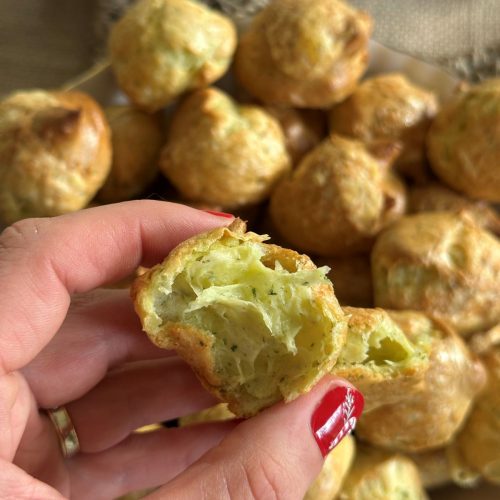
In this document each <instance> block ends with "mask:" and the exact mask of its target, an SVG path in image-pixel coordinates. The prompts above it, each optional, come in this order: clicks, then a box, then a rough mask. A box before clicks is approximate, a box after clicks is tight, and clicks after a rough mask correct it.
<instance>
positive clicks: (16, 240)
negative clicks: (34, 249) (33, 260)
mask: <svg viewBox="0 0 500 500" xmlns="http://www.w3.org/2000/svg"><path fill="white" fill-rule="evenodd" d="M49 224H50V221H49V219H23V220H20V221H18V222H15V223H14V224H12V225H10V226H8V227H7V228H6V229H4V231H3V232H2V233H1V234H0V255H1V254H3V253H5V252H7V251H11V250H19V249H23V248H28V247H30V246H32V245H33V244H34V243H35V242H36V241H37V240H38V239H39V238H40V236H41V235H42V234H44V233H45V232H46V230H47V226H48V225H49Z"/></svg>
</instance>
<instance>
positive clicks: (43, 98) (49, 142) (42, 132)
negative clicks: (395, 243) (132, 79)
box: [0, 90, 111, 224]
mask: <svg viewBox="0 0 500 500" xmlns="http://www.w3.org/2000/svg"><path fill="white" fill-rule="evenodd" d="M0 165H1V168H0V219H3V221H4V222H5V223H7V224H9V223H12V222H15V221H16V220H19V219H23V218H25V217H45V216H54V215H59V214H63V213H66V212H72V211H75V210H79V209H81V208H83V207H85V206H86V205H87V203H88V202H89V201H90V200H91V199H92V198H93V196H94V195H95V193H96V192H97V190H98V189H99V188H100V187H101V186H102V184H103V183H104V181H105V179H106V176H107V175H108V172H109V169H110V165H111V144H110V134H109V127H108V125H107V123H106V119H105V117H104V114H103V112H102V110H101V108H100V107H99V105H98V104H97V103H96V102H95V101H94V100H93V99H92V98H91V97H89V96H88V95H86V94H83V93H80V92H47V91H41V90H33V91H24V92H16V93H14V94H11V95H10V96H8V97H7V98H6V99H5V100H3V101H2V102H1V103H0Z"/></svg>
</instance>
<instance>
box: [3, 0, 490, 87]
mask: <svg viewBox="0 0 500 500" xmlns="http://www.w3.org/2000/svg"><path fill="white" fill-rule="evenodd" d="M206 1H207V2H208V3H211V4H212V5H215V4H218V5H219V6H221V7H222V8H224V9H225V10H226V11H227V12H229V13H231V14H232V15H238V14H240V15H241V12H242V10H241V9H242V6H243V7H244V8H247V9H248V8H249V9H250V11H251V10H252V7H253V4H262V3H265V1H266V0H206ZM350 1H351V3H352V4H354V5H356V6H358V7H361V8H363V9H365V10H367V11H369V12H370V13H371V14H372V16H373V17H374V18H375V26H376V28H375V34H374V38H375V39H376V40H378V41H379V42H381V43H383V44H385V45H387V46H389V47H391V48H394V49H397V50H400V51H402V52H406V53H408V54H412V55H415V56H417V57H420V58H422V59H424V60H427V61H430V62H433V63H435V64H439V65H441V66H444V67H446V68H448V69H450V70H451V71H453V72H454V73H456V74H458V75H459V76H461V77H466V78H469V79H472V80H476V79H479V78H484V77H486V76H493V75H500V0H350ZM129 2H130V0H0V93H5V92H9V91H12V90H14V89H17V88H30V87H52V86H57V85H59V84H60V83H62V82H64V81H65V80H67V79H69V78H72V77H74V76H76V75H77V74H78V73H80V72H82V71H83V70H85V69H86V68H88V67H89V66H90V65H91V64H92V61H93V60H94V59H95V57H96V54H98V53H99V51H101V52H102V47H103V41H104V40H105V37H106V33H107V28H108V26H109V23H110V22H111V21H112V20H113V19H116V18H117V17H118V16H119V14H120V12H121V10H122V9H123V7H124V6H125V5H126V4H127V3H129Z"/></svg>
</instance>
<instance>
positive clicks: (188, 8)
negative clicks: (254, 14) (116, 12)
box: [109, 0, 236, 111]
mask: <svg viewBox="0 0 500 500" xmlns="http://www.w3.org/2000/svg"><path fill="white" fill-rule="evenodd" d="M235 48H236V29H235V27H234V25H233V23H232V21H231V20H230V19H229V18H228V17H226V16H224V15H222V14H220V13H218V12H216V11H213V10H211V9H209V8H208V7H206V6H205V5H203V4H200V3H198V2H194V1H191V0H140V1H138V2H137V3H135V4H134V5H133V6H132V7H131V8H130V9H129V10H128V11H127V13H126V14H125V16H124V17H123V18H122V19H121V20H120V21H118V22H117V23H116V24H115V25H114V26H113V28H112V30H111V36H110V40H109V50H110V57H111V63H112V66H113V70H114V73H115V75H116V77H117V79H118V83H119V85H120V87H121V88H122V89H123V90H124V91H125V93H126V94H127V95H128V97H129V98H130V99H131V101H132V102H133V103H134V104H135V105H137V106H139V107H141V108H144V109H146V110H147V111H156V110H158V109H160V108H162V107H163V106H165V105H166V104H168V103H169V102H171V101H172V100H173V99H175V98H176V97H178V96H179V95H181V94H183V93H184V92H185V91H187V90H192V89H197V88H200V87H204V86H206V85H209V84H210V83H212V82H214V81H215V80H217V79H218V78H219V77H221V76H222V75H223V74H224V73H225V72H226V70H227V68H228V67H229V64H230V62H231V58H232V55H233V53H234V50H235Z"/></svg>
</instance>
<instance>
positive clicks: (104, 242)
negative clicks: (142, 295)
mask: <svg viewBox="0 0 500 500" xmlns="http://www.w3.org/2000/svg"><path fill="white" fill-rule="evenodd" d="M228 222H230V220H229V219H224V218H221V217H216V216H213V215H210V214H206V213H204V212H200V211H197V210H194V209H190V208H188V207H183V206H181V205H174V204H169V203H162V202H153V201H141V202H129V203H125V204H119V205H114V206H108V207H100V208H95V209H90V210H87V211H83V212H79V213H75V214H71V215H66V216H62V217H58V218H54V219H36V220H27V221H22V222H20V223H18V224H16V225H14V226H12V227H10V228H8V229H6V230H5V231H4V232H3V233H2V235H1V236H0V280H1V283H2V287H1V288H0V311H1V315H0V497H2V498H16V499H22V498H30V499H31V498H61V495H62V496H66V497H71V498H92V499H99V498H113V497H116V496H119V495H121V494H123V493H125V492H128V491H131V490H135V489H141V488H146V487H152V486H158V485H161V484H163V485H164V486H163V487H162V488H160V489H159V490H158V491H157V492H155V493H154V494H153V495H152V498H153V497H154V498H160V497H163V496H166V497H167V496H168V497H169V496H172V497H175V498H217V499H219V498H267V497H273V496H275V497H279V498H282V497H283V498H301V497H302V496H303V495H304V493H305V491H306V489H307V487H308V485H309V483H310V482H311V481H312V480H313V479H314V477H315V476H316V475H317V473H318V472H319V470H320V468H321V464H322V452H325V451H326V449H327V448H328V447H329V446H330V445H331V443H332V441H334V440H335V439H336V438H337V436H338V435H339V432H340V434H341V435H342V433H345V431H346V430H350V427H349V425H351V424H349V425H347V427H345V426H344V428H343V430H341V428H342V426H343V425H344V422H343V420H342V418H341V417H342V411H341V406H342V403H343V402H344V399H345V395H346V393H347V392H349V393H350V394H354V402H355V407H354V416H355V417H357V416H359V413H360V412H361V409H362V398H361V397H360V396H358V393H357V392H355V391H354V390H351V389H350V388H349V391H348V390H347V388H348V387H349V386H348V385H347V384H346V383H345V382H341V381H338V380H334V379H332V378H328V379H325V380H323V381H322V382H321V383H320V384H318V386H316V388H315V389H314V390H313V391H311V392H310V393H309V394H307V395H305V396H303V397H301V398H299V399H297V400H295V401H293V402H292V403H289V404H287V405H285V404H279V405H276V406H275V407H273V408H270V409H268V410H266V411H264V412H262V413H261V414H260V415H258V416H257V417H254V418H252V419H250V420H248V421H245V422H242V423H239V424H238V423H237V422H225V423H215V424H202V425H197V426H194V427H187V428H180V429H161V430H157V431H154V432H151V433H147V434H136V433H133V431H134V430H135V429H137V428H138V427H140V426H142V425H145V424H148V423H154V422H158V421H163V420H168V419H171V418H176V417H179V416H181V415H185V414H188V413H191V412H194V411H197V410H200V409H202V408H205V407H208V406H210V405H211V404H213V403H214V402H215V401H214V400H213V397H212V396H210V395H209V394H208V393H207V392H206V391H205V390H204V389H203V388H202V387H201V385H200V384H199V383H198V381H197V380H196V378H195V376H194V375H193V374H192V372H191V371H190V370H189V369H188V367H187V366H186V365H185V364H184V363H183V362H182V361H181V360H180V359H179V358H177V357H176V356H174V355H172V353H171V352H169V351H165V350H161V349H158V348H157V347H155V346H154V345H152V344H151V343H150V342H149V340H148V339H147V337H146V336H145V335H143V334H141V332H140V323H139V321H138V319H137V317H136V315H135V313H134V311H133V306H132V303H131V300H130V298H129V296H128V292H127V291H123V290H95V291H93V290H94V289H95V288H96V287H98V286H100V285H103V284H106V283H110V282H113V281H116V280H118V279H120V278H123V277H125V276H127V275H129V274H130V273H132V272H133V270H134V269H135V268H136V267H137V266H138V265H139V264H143V265H151V264H153V263H156V262H158V261H160V260H161V259H162V258H163V257H164V256H165V255H166V254H167V253H168V252H169V251H170V250H171V249H172V248H173V247H174V246H176V245H177V244H178V243H180V242H181V241H182V240H184V239H186V238H188V237H190V236H192V235H193V234H196V233H198V232H202V231H206V230H209V229H212V228H214V227H217V226H221V225H224V224H226V223H228ZM61 405H64V406H65V407H66V409H67V410H68V413H69V415H70V416H71V420H72V422H73V424H74V426H75V429H76V432H77V434H78V437H79V442H80V453H78V454H77V455H76V456H74V457H72V458H64V457H63V455H62V452H61V450H60V447H59V442H58V438H57V435H56V432H55V430H54V427H53V425H52V423H51V422H50V419H49V417H48V416H47V414H46V413H45V412H44V411H41V409H44V408H45V409H47V408H54V407H57V406H61ZM332 415H337V417H339V416H340V418H335V417H334V418H333V419H330V417H331V416H332ZM325 422H329V423H330V424H332V422H333V424H332V425H330V426H329V424H327V425H323V424H325ZM320 427H321V428H322V430H318V429H319V428H320ZM325 431H326V432H325ZM318 445H319V446H318Z"/></svg>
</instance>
